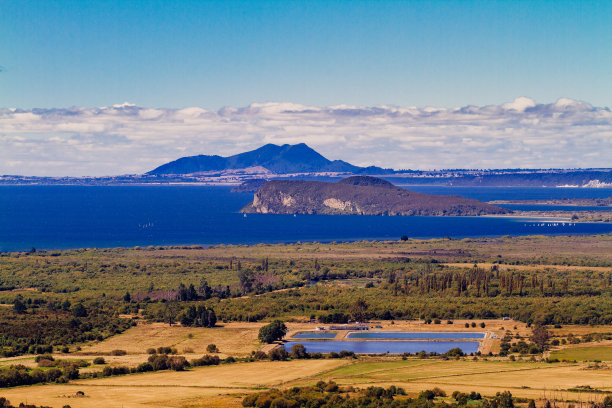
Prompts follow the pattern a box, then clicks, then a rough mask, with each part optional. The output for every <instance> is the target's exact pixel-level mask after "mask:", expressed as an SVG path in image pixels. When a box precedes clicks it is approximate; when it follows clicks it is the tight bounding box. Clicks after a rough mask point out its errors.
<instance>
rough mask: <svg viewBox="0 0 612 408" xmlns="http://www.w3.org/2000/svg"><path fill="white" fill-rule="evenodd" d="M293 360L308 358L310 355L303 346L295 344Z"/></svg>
mask: <svg viewBox="0 0 612 408" xmlns="http://www.w3.org/2000/svg"><path fill="white" fill-rule="evenodd" d="M290 354H291V358H296V359H297V358H308V353H307V352H306V348H305V347H304V345H303V344H294V345H293V347H291V353H290Z"/></svg>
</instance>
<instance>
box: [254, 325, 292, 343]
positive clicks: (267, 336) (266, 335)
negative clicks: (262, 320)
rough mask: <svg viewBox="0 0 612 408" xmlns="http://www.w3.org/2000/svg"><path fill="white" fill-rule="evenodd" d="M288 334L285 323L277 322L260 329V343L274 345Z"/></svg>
mask: <svg viewBox="0 0 612 408" xmlns="http://www.w3.org/2000/svg"><path fill="white" fill-rule="evenodd" d="M286 333H287V326H285V323H283V322H281V321H280V320H275V321H273V322H272V323H270V324H268V325H265V326H263V327H262V328H261V329H259V341H261V342H262V343H273V342H275V341H277V340H280V339H282V338H283V337H284V336H285V334H286Z"/></svg>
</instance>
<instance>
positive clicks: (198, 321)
mask: <svg viewBox="0 0 612 408" xmlns="http://www.w3.org/2000/svg"><path fill="white" fill-rule="evenodd" d="M216 323H217V315H216V314H215V311H214V310H213V309H212V308H210V309H207V308H206V307H205V306H198V307H196V306H189V309H187V312H186V313H185V314H184V315H183V317H182V318H181V324H182V325H183V326H196V327H215V324H216Z"/></svg>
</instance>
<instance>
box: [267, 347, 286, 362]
mask: <svg viewBox="0 0 612 408" xmlns="http://www.w3.org/2000/svg"><path fill="white" fill-rule="evenodd" d="M268 357H269V358H270V360H272V361H285V360H287V357H289V353H287V351H286V350H285V349H284V348H282V347H277V348H275V349H274V350H272V351H270V353H268Z"/></svg>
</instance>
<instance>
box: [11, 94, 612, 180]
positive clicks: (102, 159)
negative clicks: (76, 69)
mask: <svg viewBox="0 0 612 408" xmlns="http://www.w3.org/2000/svg"><path fill="white" fill-rule="evenodd" d="M300 142H305V143H307V144H308V145H310V146H311V147H313V148H315V149H316V150H318V151H319V152H320V153H322V154H323V155H325V156H326V157H328V158H329V159H342V160H346V161H348V162H351V163H353V164H357V165H362V166H366V165H376V166H381V167H392V168H396V169H408V168H410V169H442V168H516V167H523V168H548V167H556V168H575V167H611V166H612V111H611V110H610V109H609V108H598V107H593V106H591V105H589V104H587V103H585V102H579V101H575V100H572V99H567V98H561V99H559V100H558V101H556V102H555V103H551V104H538V103H536V102H535V101H533V100H532V99H530V98H525V97H521V98H517V99H516V100H514V101H513V102H509V103H505V104H502V105H489V106H465V107H460V108H433V107H426V108H417V107H393V106H376V107H363V106H346V105H338V106H328V107H315V106H305V105H299V104H293V103H254V104H251V105H249V106H247V107H244V108H233V107H224V108H222V109H220V110H218V111H212V110H206V109H202V108H198V107H191V108H185V109H154V108H146V107H139V106H134V105H131V104H128V103H125V104H121V105H114V106H108V107H102V108H82V107H76V108H69V109H32V110H22V109H0V174H20V175H39V176H62V175H70V176H83V175H89V176H96V175H117V174H133V173H142V172H145V171H148V170H151V169H153V168H154V167H156V166H158V165H160V164H162V163H165V162H167V161H170V160H174V159H177V158H179V157H182V156H191V155H197V154H219V155H223V156H226V155H231V154H235V153H240V152H243V151H246V150H250V149H254V148H257V147H259V146H261V145H262V144H265V143H276V144H283V143H291V144H293V143H300Z"/></svg>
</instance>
